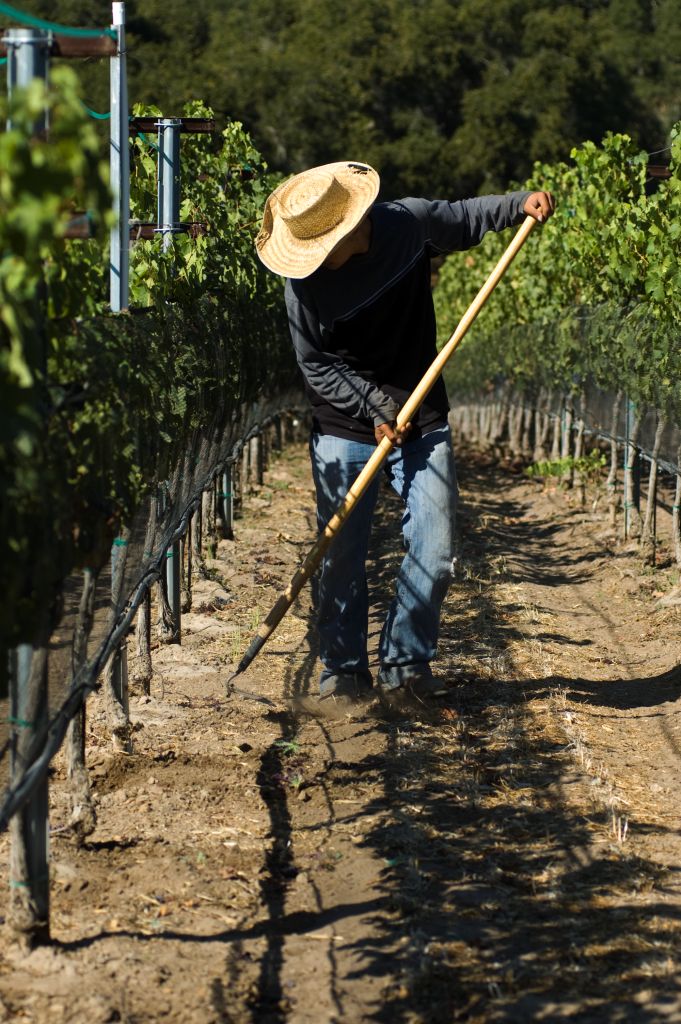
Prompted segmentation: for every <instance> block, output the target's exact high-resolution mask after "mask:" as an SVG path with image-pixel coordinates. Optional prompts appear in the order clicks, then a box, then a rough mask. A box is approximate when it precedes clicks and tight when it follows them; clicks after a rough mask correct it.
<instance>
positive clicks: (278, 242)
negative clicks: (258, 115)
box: [255, 162, 379, 278]
mask: <svg viewBox="0 0 681 1024" xmlns="http://www.w3.org/2000/svg"><path fill="white" fill-rule="evenodd" d="M378 186H379V177H378V174H377V173H376V171H375V170H374V169H373V167H369V165H368V164H352V163H345V162H340V163H333V164H324V165H323V166H322V167H312V168H310V170H308V171H303V172H302V174H296V175H295V176H294V177H293V178H289V179H288V181H285V182H284V183H283V185H280V186H279V188H277V189H275V190H274V192H273V193H272V195H271V196H270V197H269V199H268V200H267V203H266V204H265V212H264V214H263V220H262V227H261V229H260V233H259V234H258V237H257V238H256V240H255V246H256V249H257V250H258V256H259V257H260V259H261V260H262V262H263V263H264V264H265V266H266V267H268V268H269V269H270V270H273V271H274V273H275V274H283V275H284V276H285V277H294V278H299V277H308V276H309V275H310V274H312V273H313V272H314V271H315V270H317V268H318V267H320V266H321V265H322V263H323V262H324V260H325V259H326V257H327V256H328V255H329V253H330V252H331V250H332V249H334V248H335V246H337V245H338V243H339V242H340V241H342V239H343V238H345V237H346V235H349V234H350V232H351V231H354V229H355V228H356V227H357V225H358V224H359V223H360V221H361V220H362V219H363V217H364V216H365V215H366V214H367V213H368V212H369V209H370V208H371V205H372V203H373V202H374V200H375V198H376V196H377V195H378Z"/></svg>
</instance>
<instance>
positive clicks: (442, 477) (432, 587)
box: [310, 427, 457, 685]
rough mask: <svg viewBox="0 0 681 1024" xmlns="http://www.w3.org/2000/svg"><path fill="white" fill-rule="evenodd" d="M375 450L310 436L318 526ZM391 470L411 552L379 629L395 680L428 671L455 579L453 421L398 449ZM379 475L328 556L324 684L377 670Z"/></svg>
mask: <svg viewBox="0 0 681 1024" xmlns="http://www.w3.org/2000/svg"><path fill="white" fill-rule="evenodd" d="M374 450H375V445H373V444H363V443H361V442H358V441H349V440H346V439H344V438H340V437H333V436H331V435H330V434H313V435H312V438H311V442H310V454H311V458H312V473H313V476H314V481H315V487H316V489H317V521H318V525H319V528H320V529H321V528H322V527H323V526H324V525H325V524H326V523H327V522H328V520H329V519H330V518H331V516H332V515H333V513H334V512H335V511H336V509H337V508H338V506H339V505H340V504H341V502H342V500H343V498H344V497H345V495H346V494H347V492H348V490H349V489H350V486H351V484H352V483H353V482H354V481H355V479H356V478H357V476H358V475H359V472H360V471H361V469H362V468H363V467H364V465H365V463H366V462H367V461H368V459H369V457H370V456H371V454H372V452H373V451H374ZM385 472H386V474H387V477H388V480H389V481H390V483H391V485H392V487H393V489H394V490H395V491H396V492H397V493H398V494H399V495H400V497H401V498H402V500H403V501H404V514H403V516H402V537H403V541H404V549H405V555H404V559H403V561H402V564H401V566H400V570H399V572H398V575H397V582H396V587H395V596H394V598H393V600H392V602H391V604H390V607H389V609H388V613H387V616H386V619H385V623H384V625H383V629H382V631H381V639H380V644H379V658H380V663H381V678H382V679H383V680H385V681H386V682H388V684H389V685H399V684H400V682H402V681H403V680H404V679H406V678H408V677H411V676H415V675H429V674H430V667H429V666H430V661H431V660H432V659H433V658H434V657H435V654H436V650H437V638H438V633H439V628H440V609H441V607H442V602H443V601H444V599H445V595H446V593H447V588H448V586H449V581H450V579H451V570H452V559H453V557H454V518H455V512H456V499H457V487H456V468H455V465H454V455H453V452H452V444H451V436H450V432H449V428H448V427H442V428H440V429H438V430H433V431H431V432H430V433H428V434H426V435H425V436H424V437H421V438H418V439H416V440H413V441H409V440H407V441H406V442H405V444H404V445H403V446H402V447H401V448H394V449H393V450H392V452H391V453H390V455H389V456H388V458H387V461H386V465H385ZM379 477H380V474H379ZM379 477H377V478H376V479H375V480H373V482H372V483H371V485H370V486H369V488H368V489H367V491H366V492H365V493H364V495H363V496H362V498H361V500H360V501H359V502H358V504H357V506H356V508H355V509H354V510H353V512H352V514H351V515H350V518H349V519H348V521H347V523H346V524H345V526H344V527H343V529H342V530H341V531H340V533H339V534H338V536H337V537H336V538H335V540H334V541H333V543H332V545H331V547H330V548H329V551H328V552H327V555H326V557H325V558H324V561H323V563H322V567H321V572H320V577H319V580H318V582H317V587H316V590H317V609H318V629H319V654H320V658H321V661H322V663H323V665H324V671H323V672H322V676H321V680H320V682H322V683H323V682H324V680H325V679H328V678H329V677H330V676H332V675H338V674H348V673H357V674H360V675H363V676H365V677H366V678H367V680H370V678H371V677H370V674H369V659H368V655H367V634H368V627H369V596H368V587H367V578H366V559H367V551H368V546H369V534H370V531H371V520H372V517H373V512H374V506H375V504H376V498H377V496H378V488H379Z"/></svg>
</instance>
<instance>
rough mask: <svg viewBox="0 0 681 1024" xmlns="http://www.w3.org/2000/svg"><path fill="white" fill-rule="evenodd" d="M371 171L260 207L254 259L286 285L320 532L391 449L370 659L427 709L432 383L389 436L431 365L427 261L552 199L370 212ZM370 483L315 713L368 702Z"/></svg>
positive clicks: (435, 433)
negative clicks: (389, 497) (383, 448)
mask: <svg viewBox="0 0 681 1024" xmlns="http://www.w3.org/2000/svg"><path fill="white" fill-rule="evenodd" d="M378 189H379V176H378V174H377V173H376V171H375V170H374V169H373V168H372V167H369V166H368V165H367V164H361V163H343V162H339V163H333V164H326V165H324V166H323V167H314V168H311V169H310V170H308V171H304V172H303V173H302V174H298V175H296V176H294V177H293V178H291V179H289V180H288V181H286V182H284V183H283V184H282V185H280V186H279V188H277V189H276V190H275V191H274V192H273V193H272V195H271V196H270V197H269V199H268V200H267V204H266V207H265V212H264V217H263V224H262V228H261V230H260V233H259V235H258V237H257V239H256V247H257V250H258V254H259V256H260V259H261V260H262V262H263V263H264V264H265V266H267V267H269V269H270V270H273V271H274V272H275V273H278V274H282V275H284V276H285V277H287V278H288V280H287V282H286V305H287V311H288V318H289V326H290V329H291V335H292V338H293V344H294V347H295V351H296V357H297V360H298V364H299V366H300V369H301V371H302V373H303V378H304V382H305V387H306V391H307V394H308V397H309V399H310V402H311V404H312V436H311V441H310V452H311V458H312V471H313V476H314V481H315V486H316V491H317V517H318V522H319V525H320V528H321V527H323V526H324V524H325V523H326V522H328V520H329V519H330V518H331V516H332V515H333V513H334V512H335V510H336V509H337V507H338V506H339V505H340V503H341V502H342V500H343V498H344V497H345V495H346V493H347V491H348V490H349V488H350V486H351V484H352V483H353V481H354V480H355V479H356V477H357V476H358V474H359V472H360V471H361V469H362V468H363V466H364V465H365V463H366V462H367V460H368V459H369V457H370V455H371V453H372V451H373V450H374V449H375V446H376V444H377V443H380V441H381V439H382V438H383V437H388V438H389V439H390V441H391V442H392V443H393V445H394V447H393V449H392V451H391V453H390V455H389V456H388V459H387V461H386V473H387V476H388V480H389V481H390V483H391V485H392V486H393V488H394V489H395V490H396V491H397V493H398V494H399V495H400V497H401V498H402V499H403V501H404V506H405V510H404V516H403V519H402V533H403V540H404V547H405V555H404V559H403V561H402V565H401V567H400V570H399V573H398V576H397V582H396V588H395V596H394V599H393V601H392V604H391V605H390V608H389V610H388V614H387V616H386V619H385V622H384V625H383V629H382V632H381V638H380V643H379V661H380V667H379V673H378V680H377V682H378V686H379V687H380V688H381V689H382V690H383V691H384V692H392V691H400V692H408V693H410V694H413V695H414V696H416V697H418V698H423V697H429V696H435V695H437V694H439V693H442V692H444V690H445V687H444V685H443V683H442V681H441V680H438V679H437V678H436V677H435V676H434V675H433V672H432V669H431V662H432V660H433V658H434V657H435V654H436V649H437V639H438V632H439V624H440V609H441V607H442V602H443V601H444V598H445V594H446V592H447V588H448V585H449V580H450V577H451V565H452V559H453V550H454V515H455V510H456V496H457V490H456V471H455V465H454V457H453V454H452V446H451V438H450V432H449V428H448V426H447V413H448V411H449V405H448V401H447V394H446V391H445V386H444V383H443V381H442V379H441V378H440V379H438V381H437V383H436V384H435V385H434V387H433V388H432V390H431V391H430V393H429V395H428V397H427V398H426V400H425V401H424V403H423V405H422V406H421V408H420V409H419V411H418V413H417V415H415V416H414V418H413V422H412V423H410V424H409V425H408V427H407V428H405V429H404V430H402V431H400V432H399V433H398V432H397V431H396V429H395V419H396V416H397V413H398V410H399V408H400V406H401V405H402V404H403V403H404V401H405V399H406V398H407V397H408V395H409V394H411V392H412V391H413V390H414V388H415V386H416V385H417V384H418V382H419V381H420V380H421V378H422V376H423V375H424V373H425V371H426V370H427V369H428V367H429V366H430V364H431V363H432V361H433V359H434V358H435V355H436V346H435V314H434V309H433V302H432V297H431V291H430V259H431V257H432V256H434V255H437V254H439V253H445V252H451V251H454V250H463V249H468V248H470V247H471V246H474V245H477V244H478V242H480V241H481V239H482V238H483V236H484V235H485V234H486V232H487V231H489V230H492V231H499V230H501V229H503V228H507V227H510V226H512V225H514V224H517V223H518V222H519V221H521V220H522V219H523V218H524V216H525V215H526V214H530V215H532V216H533V217H535V218H536V219H537V220H539V221H543V220H545V219H546V218H547V217H549V216H550V215H551V213H552V212H553V199H552V197H551V195H550V194H549V193H547V192H513V193H509V194H508V195H506V196H486V197H483V198H477V199H468V200H463V201H458V202H454V203H450V202H446V201H440V200H436V201H429V200H426V199H402V200H400V201H397V202H389V203H377V202H376V197H377V195H378ZM378 487H379V482H378V480H377V479H376V480H374V481H373V483H372V484H371V485H370V487H369V489H368V490H367V492H366V493H365V494H364V496H363V497H362V499H361V501H360V502H359V503H358V506H357V508H356V509H355V510H354V512H353V513H352V517H351V519H350V520H349V522H348V524H347V525H346V526H345V527H344V529H343V530H342V531H341V532H340V534H339V535H338V537H337V538H336V539H335V540H334V542H333V544H332V546H331V548H330V550H329V552H328V553H327V556H326V558H325V559H324V562H323V565H322V569H321V576H320V579H319V587H318V629H319V641H320V658H321V661H322V664H323V666H324V669H323V671H322V674H321V678H320V681H319V684H320V685H319V690H320V697H321V699H322V700H326V699H329V698H350V699H357V698H361V697H362V696H364V695H368V694H370V693H371V686H372V679H371V673H370V671H369V661H368V655H367V633H368V612H369V608H368V590H367V580H366V569H365V563H366V558H367V549H368V543H369V533H370V528H371V520H372V515H373V510H374V506H375V503H376V498H377V494H378Z"/></svg>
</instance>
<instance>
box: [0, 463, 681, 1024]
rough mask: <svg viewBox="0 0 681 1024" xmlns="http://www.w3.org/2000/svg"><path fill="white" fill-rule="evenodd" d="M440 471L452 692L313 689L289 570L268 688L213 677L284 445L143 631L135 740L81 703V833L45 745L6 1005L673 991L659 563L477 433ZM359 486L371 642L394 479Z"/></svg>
mask: <svg viewBox="0 0 681 1024" xmlns="http://www.w3.org/2000/svg"><path fill="white" fill-rule="evenodd" d="M461 478H462V490H463V496H464V502H463V507H462V514H461V528H462V544H461V552H460V559H459V561H458V573H457V580H456V582H455V584H454V586H453V587H452V590H451V593H450V597H449V599H448V603H447V610H446V615H445V621H444V628H443V638H442V648H441V667H442V670H443V672H444V673H445V674H446V675H447V676H448V678H449V681H450V684H451V689H450V695H449V696H448V698H446V699H443V700H440V701H438V702H436V704H434V706H433V707H432V708H419V707H413V708H410V709H404V710H402V711H390V712H389V711H387V710H386V709H384V708H382V707H381V706H380V705H378V704H375V705H371V706H369V707H368V708H367V709H366V710H364V711H363V712H362V713H359V714H357V715H356V716H345V717H343V718H340V719H330V718H315V717H311V716H310V715H308V714H306V713H304V712H302V711H301V709H300V706H299V701H298V698H300V697H301V696H302V695H304V694H306V693H314V691H315V688H316V677H317V672H318V665H317V663H316V658H315V651H314V636H313V633H312V632H311V625H310V610H309V605H308V599H307V597H305V598H304V599H303V600H302V601H301V602H300V603H299V605H298V606H297V607H296V608H295V609H294V611H293V613H292V614H290V615H289V616H288V617H287V619H286V620H285V621H284V623H283V624H282V626H281V628H280V629H279V631H278V632H277V634H276V635H275V637H274V638H273V639H272V640H271V641H270V643H269V645H268V646H267V647H266V648H265V649H264V651H263V653H262V654H261V655H260V657H259V658H258V659H257V661H256V662H255V663H254V665H253V666H252V667H251V669H249V671H248V673H247V674H246V676H245V677H244V679H243V685H244V686H246V687H248V688H250V689H252V690H258V691H262V692H263V693H265V694H267V695H268V696H269V697H271V698H272V699H273V700H274V701H275V704H276V708H275V710H271V709H268V708H266V707H264V706H262V705H259V704H255V703H252V702H245V701H238V700H234V699H233V700H230V701H226V700H225V699H224V696H223V691H222V686H221V680H223V679H224V678H225V677H226V676H227V675H228V674H229V671H228V666H229V664H230V663H233V662H234V661H235V659H236V658H237V657H238V655H239V654H240V653H241V652H242V651H243V649H244V647H245V644H246V643H247V642H248V640H249V638H250V636H251V634H252V632H253V630H254V629H255V628H256V626H257V624H258V621H259V619H260V618H261V617H262V616H263V615H264V614H265V613H266V612H267V611H268V610H269V607H270V606H271V604H272V603H273V599H274V595H275V593H276V588H277V585H280V584H281V583H282V582H284V581H287V580H288V578H289V577H290V575H291V572H292V569H293V567H294V566H295V564H296V562H297V560H298V559H299V558H300V556H301V555H302V554H303V553H304V551H305V550H306V547H307V545H308V544H309V542H310V540H311V537H312V533H313V516H312V509H313V500H312V489H311V483H310V479H309V474H308V469H307V462H306V454H305V451H304V448H303V446H301V447H299V448H293V449H289V450H288V451H287V452H286V453H285V454H284V455H283V456H281V457H280V458H279V459H278V461H277V462H276V463H274V465H273V466H272V468H271V469H270V471H269V473H268V475H267V480H266V484H265V486H264V487H263V488H260V489H258V491H257V493H254V494H252V495H250V496H249V499H248V502H247V505H246V508H245V512H244V516H243V518H242V519H240V520H238V522H237V531H236V540H235V541H232V542H221V544H220V548H219V551H218V556H217V559H216V560H215V562H214V563H212V564H211V567H210V568H211V571H212V576H213V578H212V579H210V580H203V581H200V582H198V583H197V584H196V586H195V593H194V610H193V611H192V613H191V614H189V615H187V616H186V617H185V618H184V639H183V645H182V647H181V648H178V647H164V648H159V649H158V650H157V651H156V652H155V667H156V671H157V676H156V678H155V680H154V684H153V687H152V697H151V698H146V697H141V698H140V697H134V698H133V700H132V712H133V718H134V720H135V722H136V731H135V751H134V753H133V754H132V755H131V756H124V755H121V754H114V753H112V752H111V750H110V747H109V744H108V739H107V736H106V730H105V727H104V719H103V713H102V710H101V708H100V707H99V705H98V703H97V698H95V699H94V700H93V702H92V705H91V709H90V717H89V736H88V745H89V749H88V758H89V764H90V766H91V772H92V778H93V781H94V783H95V787H96V792H97V802H98V814H99V824H98V828H97V831H96V832H95V834H94V835H93V836H92V837H91V839H90V841H89V842H88V844H87V845H86V846H85V848H83V849H77V848H76V847H74V846H73V845H72V844H71V843H70V841H69V839H68V836H67V834H66V832H65V831H61V830H60V821H63V820H64V819H65V816H66V803H65V799H64V791H63V787H64V782H63V769H62V767H61V766H60V765H57V766H56V771H55V777H54V785H53V787H52V800H53V805H54V806H53V824H54V826H55V827H54V835H53V842H52V849H53V859H54V871H53V875H54V884H53V936H54V939H55V942H54V945H53V946H52V947H50V948H46V949H38V950H36V951H34V952H33V953H31V954H30V955H29V956H20V955H19V954H17V953H16V952H14V951H12V949H11V948H9V947H7V946H6V945H3V946H2V960H1V961H0V1020H3V1019H4V1020H12V1021H18V1022H19V1021H31V1022H41V1024H42V1022H43V1021H44V1022H48V1021H55V1020H59V1021H65V1022H74V1024H76V1022H79V1024H80V1022H82V1021H88V1022H92V1024H97V1022H102V1024H104V1022H109V1021H125V1022H130V1024H133V1022H134V1024H137V1022H140V1024H141V1022H147V1021H148V1022H156V1021H164V1022H165V1021H168V1022H178V1024H180V1022H182V1024H188V1022H191V1024H193V1022H196V1024H199V1022H200V1024H211V1022H216V1024H217V1022H235V1024H242V1022H258V1024H260V1022H265V1024H270V1022H272V1024H275V1022H284V1021H285V1022H290V1024H302V1022H315V1024H326V1022H328V1024H331V1022H354V1021H358V1022H359V1021H370V1020H374V1021H382V1022H385V1024H388V1022H390V1024H392V1022H400V1021H403V1022H417V1021H423V1022H426V1021H427V1022H435V1024H438V1022H449V1021H457V1020H462V1021H473V1022H475V1021H480V1022H488V1021H489V1022H495V1021H513V1022H516V1021H517V1022H524V1021H529V1020H542V1021H556V1020H563V1019H566V1020H567V1019H569V1020H571V1021H594V1022H602V1021H608V1022H610V1021H612V1022H615V1021H645V1022H648V1021H650V1022H653V1021H667V1020H670V1021H671V1020H681V979H680V977H679V945H680V938H681V920H680V915H681V881H680V880H679V867H680V866H681V832H680V827H681V820H680V819H681V812H680V809H679V805H678V792H679V775H680V774H681V760H680V757H679V749H680V748H679V738H680V737H681V700H680V699H679V698H680V697H681V685H680V678H681V677H680V674H679V672H678V671H677V669H676V662H677V660H678V653H677V652H678V650H679V640H680V639H681V617H680V612H679V609H678V608H677V607H675V606H672V607H664V606H661V605H660V600H662V599H663V598H664V595H665V593H666V592H667V591H668V590H669V588H671V587H672V585H673V584H675V582H676V577H675V574H674V572H673V570H671V569H665V570H660V571H659V572H658V573H657V574H656V575H655V576H652V575H650V574H642V573H641V570H640V568H639V566H638V563H637V560H636V557H635V555H634V554H633V553H631V552H626V551H624V550H622V549H621V548H620V547H618V546H617V545H616V543H615V542H614V540H613V538H611V537H609V536H607V535H606V534H605V533H604V527H603V523H602V520H596V519H595V518H594V517H593V516H591V515H590V514H585V513H582V512H581V511H577V510H575V509H572V508H571V507H570V506H569V505H568V504H567V503H566V499H565V496H564V495H563V494H561V493H559V492H545V491H544V490H543V489H542V487H541V486H540V485H538V484H536V483H532V482H529V481H527V480H525V479H524V478H522V477H519V476H517V475H516V476H514V475H512V474H510V473H508V472H504V471H503V470H502V469H500V468H498V467H495V466H492V465H484V464H483V462H482V460H480V459H474V458H472V457H470V458H466V459H465V460H462V461H461ZM381 515H382V523H387V522H390V523H391V524H392V527H391V529H385V530H382V531H381V538H380V539H379V540H377V543H376V546H375V550H374V552H373V567H374V568H373V575H374V595H373V596H374V600H375V604H376V609H377V610H376V612H375V615H374V618H373V620H372V633H373V641H374V642H375V640H376V633H377V631H378V629H379V624H380V609H381V607H382V606H383V605H384V604H385V601H386V599H387V596H388V594H389V586H390V580H391V579H392V577H393V575H394V569H395V565H396V564H397V560H398V558H399V553H398V546H397V542H396V540H395V529H394V527H395V525H396V522H397V519H398V518H399V508H398V507H397V506H396V503H395V502H394V501H393V499H392V497H391V496H390V494H389V493H388V492H386V495H385V496H384V499H383V507H382V513H381ZM3 842H4V841H3ZM5 847H6V843H5ZM2 856H3V857H4V859H5V861H6V849H5V850H3V851H2Z"/></svg>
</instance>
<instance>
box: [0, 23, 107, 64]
mask: <svg viewBox="0 0 681 1024" xmlns="http://www.w3.org/2000/svg"><path fill="white" fill-rule="evenodd" d="M6 31H7V29H6V28H3V29H0V33H2V35H3V38H1V39H0V54H1V55H2V56H3V57H5V56H6V55H7V43H6V42H5V39H4V33H5V32H6ZM48 49H49V54H50V57H72V58H78V57H115V56H116V54H117V52H118V44H117V42H116V40H115V39H113V38H112V37H111V36H101V37H99V38H93V39H90V38H89V37H85V38H81V37H79V36H62V35H59V33H58V32H55V33H54V34H53V36H52V42H51V44H50V46H49V48H48Z"/></svg>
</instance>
